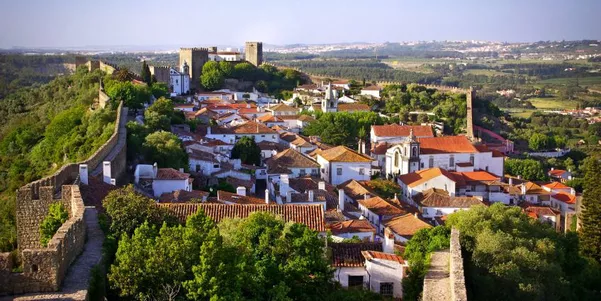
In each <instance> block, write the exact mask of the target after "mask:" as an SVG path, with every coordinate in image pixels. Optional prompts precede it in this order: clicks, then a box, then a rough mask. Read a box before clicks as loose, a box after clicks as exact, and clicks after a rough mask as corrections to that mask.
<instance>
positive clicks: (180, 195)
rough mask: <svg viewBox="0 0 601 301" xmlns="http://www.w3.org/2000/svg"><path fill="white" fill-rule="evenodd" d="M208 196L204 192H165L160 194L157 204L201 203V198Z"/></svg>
mask: <svg viewBox="0 0 601 301" xmlns="http://www.w3.org/2000/svg"><path fill="white" fill-rule="evenodd" d="M208 196H209V193H208V192H206V191H200V190H192V191H185V190H181V189H180V190H176V191H173V192H165V193H163V194H161V196H160V198H159V202H161V203H186V202H189V201H192V200H197V201H199V202H200V201H202V199H203V198H206V197H208Z"/></svg>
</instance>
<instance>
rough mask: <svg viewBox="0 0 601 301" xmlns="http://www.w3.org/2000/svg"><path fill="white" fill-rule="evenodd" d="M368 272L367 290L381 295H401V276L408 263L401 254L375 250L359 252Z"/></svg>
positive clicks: (394, 296) (403, 276) (402, 276)
mask: <svg viewBox="0 0 601 301" xmlns="http://www.w3.org/2000/svg"><path fill="white" fill-rule="evenodd" d="M361 253H362V254H363V257H365V269H366V270H367V273H368V274H369V276H370V277H369V283H368V287H369V290H370V291H372V292H374V293H378V294H380V295H383V296H389V297H393V298H402V297H403V278H405V277H406V275H407V272H406V271H407V268H408V267H409V264H408V263H407V262H406V261H405V260H403V258H402V257H401V256H398V255H394V254H387V253H383V252H376V251H363V252H361Z"/></svg>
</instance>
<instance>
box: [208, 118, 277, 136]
mask: <svg viewBox="0 0 601 301" xmlns="http://www.w3.org/2000/svg"><path fill="white" fill-rule="evenodd" d="M211 133H213V134H277V132H276V131H275V130H273V129H270V128H268V127H267V126H265V125H264V124H261V123H258V122H254V121H248V122H246V123H243V124H239V125H236V126H233V127H229V128H225V127H215V126H213V127H211Z"/></svg>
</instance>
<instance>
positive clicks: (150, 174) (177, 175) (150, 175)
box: [134, 163, 193, 198]
mask: <svg viewBox="0 0 601 301" xmlns="http://www.w3.org/2000/svg"><path fill="white" fill-rule="evenodd" d="M192 180H193V179H192V178H190V174H187V173H184V172H183V170H179V171H178V170H175V169H173V168H158V167H157V164H156V163H155V164H154V165H150V164H138V165H136V170H135V171H134V181H135V183H136V184H137V185H139V186H140V187H141V188H143V189H149V188H151V189H152V192H153V195H154V196H155V197H157V198H158V197H160V196H161V195H162V194H163V193H171V192H174V191H176V190H185V191H192Z"/></svg>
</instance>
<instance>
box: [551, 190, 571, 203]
mask: <svg viewBox="0 0 601 301" xmlns="http://www.w3.org/2000/svg"><path fill="white" fill-rule="evenodd" d="M553 198H554V199H556V200H558V201H560V202H563V203H566V204H576V196H575V195H573V194H569V193H565V192H560V193H557V194H554V195H553Z"/></svg>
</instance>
